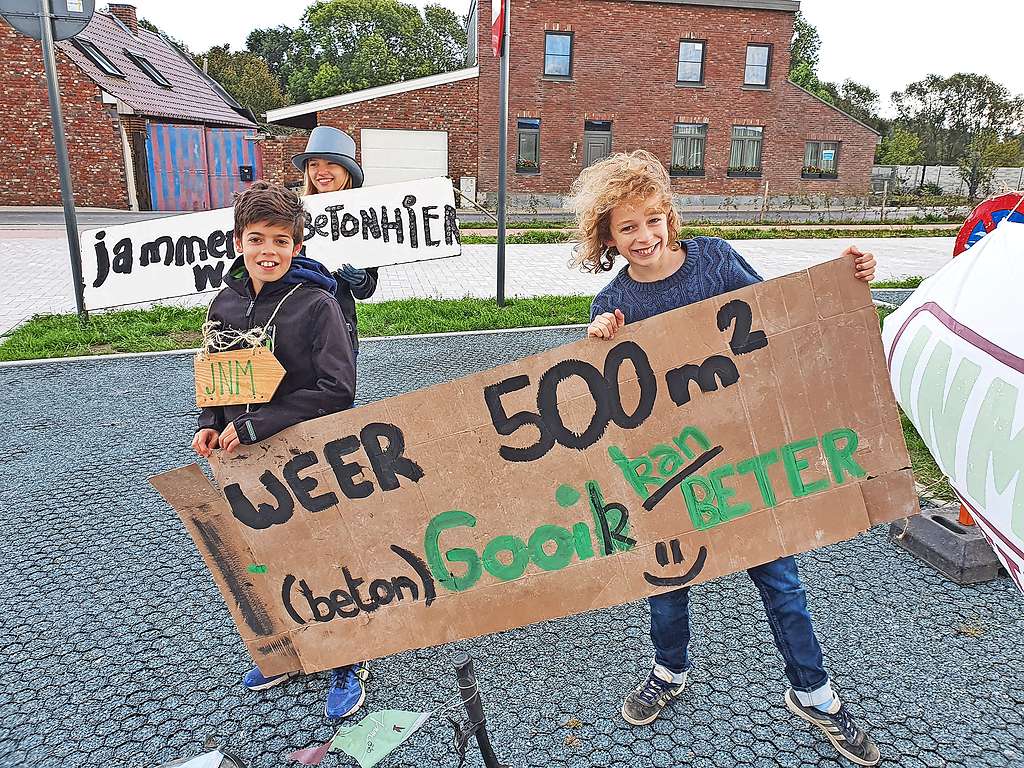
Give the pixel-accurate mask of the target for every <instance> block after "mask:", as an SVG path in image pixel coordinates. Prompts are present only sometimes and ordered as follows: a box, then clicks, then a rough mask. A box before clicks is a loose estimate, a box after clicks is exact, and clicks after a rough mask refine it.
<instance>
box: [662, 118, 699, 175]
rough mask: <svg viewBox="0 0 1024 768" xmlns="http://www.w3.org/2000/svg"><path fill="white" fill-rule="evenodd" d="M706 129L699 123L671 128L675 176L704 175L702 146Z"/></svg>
mask: <svg viewBox="0 0 1024 768" xmlns="http://www.w3.org/2000/svg"><path fill="white" fill-rule="evenodd" d="M707 136H708V127H707V126H706V125H702V124H699V123H676V124H675V125H674V126H672V165H671V168H670V169H669V170H670V172H671V173H672V174H673V175H675V176H696V175H701V176H702V175H703V174H704V145H705V143H706V142H707Z"/></svg>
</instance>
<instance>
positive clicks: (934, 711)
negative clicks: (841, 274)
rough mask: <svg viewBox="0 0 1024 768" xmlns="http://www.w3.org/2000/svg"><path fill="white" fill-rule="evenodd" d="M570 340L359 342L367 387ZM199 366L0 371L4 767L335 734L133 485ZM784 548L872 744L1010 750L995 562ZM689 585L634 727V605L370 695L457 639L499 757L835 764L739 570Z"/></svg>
mask: <svg viewBox="0 0 1024 768" xmlns="http://www.w3.org/2000/svg"><path fill="white" fill-rule="evenodd" d="M580 336H581V332H580V331H579V329H572V330H541V331H529V332H523V333H505V334H475V335H466V336H449V337H443V338H419V339H388V340H379V341H375V340H367V341H366V342H365V344H364V346H363V347H362V350H361V354H360V359H359V368H360V370H359V374H360V382H363V383H362V384H361V386H360V391H361V395H362V401H363V402H366V401H369V400H374V399H377V398H381V397H388V396H392V395H395V394H398V393H401V392H404V391H408V390H412V389H417V388H421V387H425V386H429V385H432V384H434V383H437V382H440V381H444V380H448V379H451V378H453V377H456V376H461V375H464V374H467V373H470V372H473V371H475V370H481V369H485V368H489V367H492V366H494V365H497V364H500V363H504V362H509V361H511V360H513V359H516V358H519V357H522V356H525V355H528V354H534V353H537V352H540V351H542V350H544V349H547V348H550V347H552V346H555V345H557V344H561V343H565V342H568V341H573V340H576V339H577V338H579V337H580ZM190 370H191V361H190V358H189V357H188V356H187V355H170V356H151V357H135V358H131V359H114V360H102V359H99V360H90V361H85V362H64V363H58V364H53V363H45V364H36V365H23V366H14V367H5V368H0V390H2V391H3V392H4V397H3V401H2V403H3V405H2V419H0V526H2V532H3V536H2V544H0V681H2V685H0V723H2V724H3V728H0V766H4V768H8V767H9V766H11V767H13V766H31V767H32V768H106V767H107V766H127V767H128V768H141V767H142V766H154V765H156V764H158V763H160V762H162V761H167V760H171V759H173V758H177V757H185V756H189V757H190V756H194V755H195V754H197V753H199V752H200V751H201V745H202V744H203V742H204V741H205V740H206V739H207V738H208V737H210V736H216V737H218V738H220V739H221V740H222V743H225V744H226V745H227V746H228V747H229V748H230V749H232V750H234V751H236V752H238V753H240V754H241V755H242V756H243V757H244V758H245V759H246V760H247V761H249V765H250V766H253V768H270V766H282V765H285V758H284V756H285V755H286V754H287V752H289V751H290V750H293V749H296V748H300V747H305V746H309V745H311V744H314V743H319V742H321V741H324V740H326V739H327V738H329V736H330V734H331V728H330V727H329V726H328V724H327V723H325V722H324V719H323V697H324V693H325V689H326V684H327V675H326V674H318V675H312V676H309V677H307V678H300V679H297V680H294V681H292V682H291V683H289V684H288V685H285V686H281V687H279V688H275V689H273V690H271V691H267V692H265V693H263V694H256V693H248V692H245V691H243V689H242V688H241V686H240V685H239V683H238V681H239V678H240V676H241V674H242V673H243V672H244V671H245V670H246V669H248V667H249V663H250V662H249V660H248V657H247V655H246V653H245V651H244V649H243V646H242V644H241V642H240V641H239V639H238V637H237V635H236V632H235V629H234V627H233V625H232V623H231V620H230V618H229V615H228V613H227V611H226V609H225V607H224V605H223V603H222V601H221V599H220V596H219V594H218V592H217V590H216V589H215V587H214V585H213V581H212V579H211V577H210V575H209V573H208V572H207V570H206V568H205V566H204V565H203V562H202V560H201V559H200V557H199V555H198V553H197V551H196V549H195V547H194V545H193V544H192V542H191V540H190V539H189V537H188V536H187V534H186V533H185V531H184V529H183V527H182V526H181V525H180V524H179V522H178V520H177V518H176V517H175V515H174V513H173V511H172V510H171V509H170V508H168V507H167V506H166V505H165V504H164V503H163V502H162V501H161V500H160V499H159V497H158V496H157V495H156V493H155V492H154V491H153V490H152V489H151V488H150V487H149V486H148V484H147V483H146V478H147V477H148V476H150V475H152V474H154V473H157V472H161V471H164V470H167V469H170V468H173V467H176V466H181V465H183V464H185V463H187V462H189V461H190V460H191V457H190V455H189V452H188V450H187V445H188V443H189V440H190V438H191V434H192V425H193V424H194V415H193V413H192V410H191V408H190V407H189V401H190V396H191V373H190ZM798 559H799V563H800V567H801V569H802V571H803V576H804V580H805V583H806V585H807V587H808V591H809V594H810V602H811V608H812V612H813V615H814V618H815V622H816V625H817V629H818V633H819V635H820V637H821V640H822V644H823V646H824V648H825V653H826V659H827V664H828V667H829V669H830V670H831V672H832V674H833V676H834V679H835V682H836V685H837V687H838V688H839V689H840V690H841V692H842V695H843V696H844V697H845V698H846V700H847V701H848V702H849V704H850V708H851V711H852V713H853V714H854V716H855V717H857V718H859V719H861V720H862V721H863V722H864V723H869V724H870V727H871V731H872V733H873V734H874V736H875V738H876V739H877V741H878V743H879V746H880V747H881V750H882V753H883V755H885V756H886V762H885V764H886V765H893V766H900V767H901V768H924V767H926V766H936V767H938V766H951V767H953V768H978V767H979V766H992V767H996V766H999V767H1005V768H1009V767H1011V766H1013V767H1016V766H1021V765H1024V747H1022V744H1024V658H1022V656H1021V653H1020V638H1021V637H1022V636H1024V613H1022V611H1021V605H1022V598H1021V596H1020V595H1019V594H1017V593H1016V592H1015V590H1014V589H1013V588H1012V586H1011V585H1010V583H1009V581H1008V580H1006V579H999V580H996V581H993V582H990V583H987V584H983V585H979V586H975V587H959V586H956V585H954V584H952V583H950V582H948V581H947V580H945V579H944V578H943V577H942V576H940V575H939V574H937V573H936V572H935V571H933V570H932V569H930V568H928V567H927V566H924V565H922V564H921V563H919V562H918V561H916V560H914V559H913V558H912V557H911V556H910V555H908V554H906V553H905V552H903V551H901V550H899V549H897V548H895V547H894V546H893V545H891V544H890V543H888V542H887V541H886V531H885V529H884V528H875V529H873V530H872V531H870V532H869V533H868V534H866V535H864V536H861V537H859V538H857V539H855V540H853V541H849V542H845V543H841V544H837V545H833V546H829V547H825V548H823V549H821V550H818V551H816V552H813V553H810V554H807V555H803V556H801V557H799V558H798ZM570 599H571V598H570ZM693 603H694V608H693V613H694V640H693V643H692V646H691V647H692V652H693V657H694V663H695V666H694V669H693V671H692V672H691V675H690V684H689V688H688V691H687V692H686V694H685V695H684V696H683V698H682V699H681V700H679V701H678V702H676V703H675V704H674V706H673V707H672V709H671V710H670V711H669V712H668V713H667V714H666V716H665V717H663V718H662V719H660V720H658V721H656V722H655V723H654V724H653V725H651V726H649V727H646V728H637V729H633V728H630V727H629V726H627V725H626V724H625V723H624V722H623V721H622V719H621V717H620V716H619V706H620V704H621V701H622V697H623V696H624V695H625V693H626V692H627V691H628V690H629V689H630V687H631V686H632V685H634V684H635V682H636V680H637V679H638V678H639V677H640V676H641V675H642V674H643V673H644V671H645V670H646V668H647V665H648V664H649V661H650V658H651V656H652V649H651V644H650V641H649V639H648V636H647V630H648V611H647V607H646V604H645V603H644V602H639V603H634V604H629V605H625V606H621V607H617V608H613V609H610V610H603V611H598V612H593V613H588V614H585V615H581V616H576V617H572V618H567V619H562V620H558V621H552V622H547V623H544V624H539V625H535V626H532V627H527V628H523V629H516V630H512V631H509V632H503V633H501V634H498V635H495V636H491V637H487V638H482V639H479V640H474V641H467V642H460V643H457V644H454V645H451V646H444V647H441V648H436V649H427V650H423V651H410V652H407V653H402V654H399V655H396V656H393V657H390V658H387V659H384V660H380V661H375V662H373V664H372V669H373V671H374V679H373V681H372V683H371V685H370V689H369V693H368V697H367V701H366V709H367V710H370V711H373V710H380V709H384V708H402V709H413V710H423V711H427V710H430V709H433V708H434V707H437V706H439V705H440V704H441V703H442V702H443V701H445V700H446V699H448V698H449V697H450V696H452V695H454V694H455V693H456V690H457V689H456V684H455V679H454V674H453V672H452V670H451V660H452V656H453V651H454V650H455V649H457V648H459V649H465V650H468V651H469V652H470V653H471V654H472V655H473V656H474V657H475V659H476V664H477V669H478V675H479V678H480V680H481V684H482V688H483V697H484V702H485V705H486V708H487V712H488V714H489V722H490V727H491V733H492V739H493V742H494V744H495V745H496V747H497V750H498V753H499V755H500V757H501V758H502V759H503V761H504V762H507V763H509V764H510V765H512V766H521V767H524V768H533V767H535V768H549V767H551V766H556V767H559V768H563V767H564V768H576V767H577V766H614V767H615V768H646V766H658V767H659V768H667V767H668V766H694V767H696V768H717V767H719V766H720V767H721V768H734V767H735V766H743V767H745V768H772V767H773V766H784V767H786V768H795V767H797V766H825V767H827V768H838V766H840V765H848V764H845V763H842V762H840V761H839V760H837V758H836V757H835V755H834V752H832V750H831V748H830V747H828V746H827V745H826V743H825V742H824V740H823V739H822V738H821V737H820V736H819V735H818V734H817V733H816V732H814V731H812V730H811V729H810V728H809V727H808V726H806V724H804V723H803V722H802V721H799V720H797V719H795V718H793V717H791V716H790V715H789V714H788V713H787V710H786V709H785V708H784V706H783V704H782V693H783V690H784V687H785V682H784V677H783V674H782V660H781V658H779V656H778V654H777V652H776V651H775V649H774V646H773V644H772V641H771V636H770V633H769V629H768V625H767V623H766V621H765V619H764V615H763V610H762V608H761V607H760V601H759V599H758V596H757V593H756V590H755V589H754V587H753V585H752V584H751V583H750V581H749V580H748V579H747V578H746V576H745V575H743V574H739V575H734V576H730V577H726V578H721V579H717V580H715V581H713V582H711V583H708V584H705V585H702V586H700V587H698V588H696V589H695V590H694V598H693ZM450 744H451V729H450V726H448V724H447V723H445V722H444V721H443V720H440V719H434V720H432V721H431V722H430V723H428V724H427V725H426V726H424V728H423V729H422V730H421V731H419V732H418V733H417V734H415V735H414V736H413V737H412V738H411V740H410V742H409V743H407V744H406V745H404V746H403V747H402V748H400V750H399V751H397V752H396V753H395V754H393V755H392V756H391V757H389V758H387V759H386V760H385V762H384V763H383V764H382V765H384V766H387V767H388V768H413V767H415V768H433V766H444V767H445V768H454V766H455V765H456V763H457V760H456V758H455V755H454V751H453V749H452V747H451V745H450ZM324 764H325V765H326V766H336V765H345V766H350V765H354V763H353V762H352V761H351V760H349V759H348V758H346V757H345V756H344V755H342V756H341V757H334V756H330V757H329V758H328V759H327V760H326V761H325V763H324ZM469 765H471V766H479V765H481V760H480V758H479V755H475V756H474V755H471V756H470V758H469Z"/></svg>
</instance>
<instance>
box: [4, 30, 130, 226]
mask: <svg viewBox="0 0 1024 768" xmlns="http://www.w3.org/2000/svg"><path fill="white" fill-rule="evenodd" d="M57 72H58V79H59V81H60V86H61V106H62V108H63V111H64V126H65V131H66V134H67V140H68V155H69V156H70V162H71V179H72V189H73V190H74V193H75V203H76V204H77V205H79V206H84V207H89V206H96V207H108V208H127V207H128V191H127V182H126V180H125V168H124V153H123V150H122V142H121V132H120V129H119V127H118V122H117V117H116V115H114V114H113V113H112V112H110V111H108V109H110V110H112V109H113V108H112V107H110V108H105V107H104V105H103V104H102V102H101V97H100V90H99V88H98V87H97V86H96V84H95V83H93V81H92V80H90V79H89V78H88V77H86V76H85V75H84V74H83V73H82V72H81V70H79V69H78V68H77V67H76V66H75V65H74V64H72V63H71V61H70V60H68V59H67V58H66V57H65V56H63V55H62V54H60V53H58V54H57ZM0 81H2V82H3V86H4V87H3V88H2V89H0V113H2V114H3V115H4V116H5V117H4V119H3V121H2V124H0V205H60V204H61V199H60V182H59V180H58V176H57V152H56V149H55V148H54V146H53V131H52V126H51V123H50V104H49V100H48V97H47V90H46V76H45V73H44V72H43V59H42V53H41V50H40V45H39V43H37V42H35V41H34V40H31V39H29V38H28V37H25V36H24V35H20V34H18V33H17V32H15V31H14V30H13V29H12V28H11V27H10V26H8V25H7V23H6V22H4V21H0Z"/></svg>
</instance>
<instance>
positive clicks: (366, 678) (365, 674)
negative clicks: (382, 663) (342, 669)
mask: <svg viewBox="0 0 1024 768" xmlns="http://www.w3.org/2000/svg"><path fill="white" fill-rule="evenodd" d="M352 671H353V672H355V674H356V677H358V678H359V679H360V680H362V681H363V682H364V683H368V682H370V678H371V677H372V675H371V674H370V662H368V661H360V662H359V663H358V664H353V665H352Z"/></svg>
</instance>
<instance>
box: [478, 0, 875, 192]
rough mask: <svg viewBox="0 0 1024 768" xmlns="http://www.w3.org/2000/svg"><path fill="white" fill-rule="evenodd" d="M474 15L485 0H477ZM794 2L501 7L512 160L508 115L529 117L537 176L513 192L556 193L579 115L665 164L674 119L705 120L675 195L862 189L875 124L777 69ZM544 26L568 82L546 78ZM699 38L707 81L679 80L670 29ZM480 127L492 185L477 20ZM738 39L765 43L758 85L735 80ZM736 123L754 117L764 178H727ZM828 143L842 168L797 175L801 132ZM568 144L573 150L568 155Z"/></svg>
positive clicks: (550, 2)
mask: <svg viewBox="0 0 1024 768" xmlns="http://www.w3.org/2000/svg"><path fill="white" fill-rule="evenodd" d="M479 14H480V18H481V19H487V18H490V0H480V4H479ZM793 19H794V16H793V14H791V13H788V12H784V11H768V10H748V9H732V8H721V7H709V6H693V5H674V4H668V3H629V2H621V1H618V2H613V1H609V0H580V1H573V2H570V1H569V0H518V2H517V3H516V5H515V9H514V13H513V17H512V24H513V29H512V37H513V40H512V60H511V67H510V69H511V75H510V89H509V90H510V100H509V143H508V149H509V156H508V163H509V168H510V169H513V168H514V167H515V159H516V158H515V154H516V118H517V117H539V118H540V119H541V131H540V161H541V173H540V174H537V175H524V174H515V173H510V174H509V177H508V178H509V189H510V191H511V192H515V193H536V194H541V193H554V194H562V193H565V192H566V191H567V190H568V189H569V187H570V185H571V184H572V182H573V180H574V179H575V178H576V177H577V176H578V175H579V173H580V171H581V170H582V169H583V163H584V152H583V129H584V121H585V120H587V119H600V120H612V121H613V125H612V151H615V152H617V151H628V150H633V149H640V148H642V149H647V150H649V151H650V152H653V153H654V154H655V155H657V156H658V157H659V158H660V159H661V160H662V162H664V163H665V164H666V166H667V165H668V164H669V163H670V162H671V152H672V150H671V147H672V126H673V124H674V123H676V122H693V123H706V124H707V125H708V130H707V143H706V156H705V176H704V177H703V178H678V179H674V180H673V185H674V187H675V190H676V192H677V193H678V194H681V195H722V196H746V195H758V194H761V193H762V192H763V190H764V184H765V181H768V183H769V185H770V191H771V194H772V195H773V196H774V195H779V194H794V195H799V194H823V193H828V194H833V195H838V194H843V195H848V194H858V195H863V194H865V193H866V192H867V190H868V187H869V184H870V171H871V161H870V159H869V157H870V156H872V155H873V152H874V145H875V138H876V137H875V134H874V133H872V132H871V131H870V130H868V129H866V128H864V127H862V126H861V125H860V124H858V123H857V122H856V121H854V120H852V119H850V118H848V117H846V116H844V115H842V114H841V113H839V112H837V111H836V110H833V109H831V108H830V107H829V106H827V105H825V104H823V103H822V102H820V101H818V100H817V99H815V98H814V97H812V96H810V95H809V94H807V93H805V92H803V91H801V90H800V89H799V88H797V87H796V86H793V85H792V84H790V83H789V82H788V81H787V80H786V73H787V72H788V70H789V41H790V39H791V38H792V34H793ZM545 30H554V31H571V32H572V33H573V36H574V39H573V63H572V79H571V80H569V81H563V80H546V79H544V78H543V71H544V33H545ZM681 38H694V39H698V40H704V41H706V42H705V65H704V84H703V86H701V87H686V86H679V85H677V84H676V67H677V61H678V53H679V40H680V39H681ZM478 43H479V50H480V51H481V55H480V78H479V83H480V87H479V108H478V113H479V115H480V120H481V130H480V132H479V136H478V139H477V145H478V149H479V163H478V170H479V173H478V181H477V188H478V190H480V191H481V192H491V191H493V190H495V189H496V186H497V174H498V132H497V130H491V129H489V128H488V126H490V125H491V124H492V123H493V122H494V120H495V118H494V117H493V116H496V115H497V111H498V74H499V73H498V60H497V59H495V58H493V56H491V54H490V27H489V25H487V24H481V25H480V30H479V40H478ZM747 43H770V44H771V45H772V61H771V74H770V81H769V87H768V88H767V89H753V88H749V87H744V86H743V74H744V64H745V58H746V46H747ZM734 125H753V126H763V127H764V143H763V145H762V169H763V172H762V178H754V179H744V178H730V177H728V176H727V174H726V171H727V168H728V164H729V153H730V144H731V131H732V127H733V126H734ZM808 140H837V141H840V142H842V146H841V147H840V152H839V178H838V179H837V180H833V181H822V180H815V181H811V180H805V179H802V178H801V175H800V174H801V169H802V168H803V158H804V142H805V141H808ZM574 145H575V153H574Z"/></svg>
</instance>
